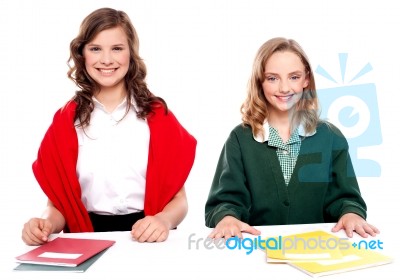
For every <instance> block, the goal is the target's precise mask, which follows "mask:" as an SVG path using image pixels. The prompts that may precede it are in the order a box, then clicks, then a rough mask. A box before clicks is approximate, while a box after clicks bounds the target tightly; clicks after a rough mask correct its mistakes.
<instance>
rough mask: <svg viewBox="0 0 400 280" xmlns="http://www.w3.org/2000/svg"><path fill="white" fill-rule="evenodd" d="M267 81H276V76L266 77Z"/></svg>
mask: <svg viewBox="0 0 400 280" xmlns="http://www.w3.org/2000/svg"><path fill="white" fill-rule="evenodd" d="M266 79H267V81H270V82H274V81H276V77H266Z"/></svg>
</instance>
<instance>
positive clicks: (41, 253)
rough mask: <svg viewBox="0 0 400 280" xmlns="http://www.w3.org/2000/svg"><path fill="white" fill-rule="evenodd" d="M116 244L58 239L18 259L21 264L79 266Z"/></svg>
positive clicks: (98, 240) (93, 240) (102, 241)
mask: <svg viewBox="0 0 400 280" xmlns="http://www.w3.org/2000/svg"><path fill="white" fill-rule="evenodd" d="M114 243H115V241H114V240H102V239H80V238H64V237H57V238H55V239H54V240H52V241H49V242H47V243H45V244H43V245H40V246H39V247H37V248H35V249H33V250H31V251H29V252H27V253H25V254H22V255H20V256H18V257H16V259H17V262H20V263H32V264H42V265H54V266H77V265H80V264H81V263H83V262H84V261H86V260H88V259H90V258H91V257H93V256H95V255H97V254H98V253H100V252H102V251H104V250H105V249H107V248H109V247H111V246H112V245H114Z"/></svg>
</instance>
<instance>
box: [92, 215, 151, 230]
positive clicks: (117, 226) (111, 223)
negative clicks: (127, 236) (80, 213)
mask: <svg viewBox="0 0 400 280" xmlns="http://www.w3.org/2000/svg"><path fill="white" fill-rule="evenodd" d="M89 217H90V220H91V221H92V225H93V229H94V231H95V232H102V231H131V230H132V226H133V224H134V223H136V221H137V220H140V219H143V218H144V212H143V211H140V212H136V213H132V214H126V215H99V214H95V213H91V212H90V213H89Z"/></svg>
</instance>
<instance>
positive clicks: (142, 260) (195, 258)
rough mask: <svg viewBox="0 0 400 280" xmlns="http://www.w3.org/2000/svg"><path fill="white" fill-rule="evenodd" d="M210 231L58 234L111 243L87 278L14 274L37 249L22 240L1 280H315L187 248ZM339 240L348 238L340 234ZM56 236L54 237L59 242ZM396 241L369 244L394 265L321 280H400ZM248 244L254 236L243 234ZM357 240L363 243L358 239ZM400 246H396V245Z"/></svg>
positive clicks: (225, 253) (257, 256)
mask: <svg viewBox="0 0 400 280" xmlns="http://www.w3.org/2000/svg"><path fill="white" fill-rule="evenodd" d="M332 225H333V224H307V225H289V226H263V227H256V228H258V229H259V230H261V232H262V234H261V236H264V237H266V236H278V235H288V234H293V233H300V232H306V231H311V230H325V231H327V232H330V229H331V227H332ZM210 232H211V229H209V228H206V227H200V228H198V229H190V230H188V229H179V228H178V229H177V230H173V231H171V232H170V235H169V237H168V240H167V241H165V242H162V243H139V242H136V241H133V240H132V239H131V236H130V233H129V232H104V233H77V234H60V235H62V236H64V237H76V238H95V239H111V240H115V241H116V243H115V244H114V245H113V246H112V247H111V248H110V249H108V251H106V252H105V254H104V255H103V256H101V258H99V259H98V260H97V261H96V262H95V263H94V264H93V265H92V266H91V267H90V268H89V269H88V270H87V271H86V272H84V273H71V272H21V271H13V269H14V267H16V266H17V265H18V264H17V263H16V262H15V257H16V256H17V255H20V254H22V253H25V252H26V251H28V250H31V249H33V248H34V247H29V246H26V245H24V244H23V242H22V240H21V241H20V242H18V243H17V244H15V246H11V247H7V248H10V249H7V250H2V251H1V253H0V257H1V260H2V261H1V262H2V264H1V268H0V276H1V277H0V278H1V279H7V280H8V279H10V280H12V279H40V280H46V279H52V280H54V279H112V278H110V277H115V279H175V280H176V279H206V278H209V279H250V278H255V277H257V278H260V279H289V278H290V279H312V277H310V276H308V275H307V274H305V273H303V272H301V271H299V270H297V269H295V268H293V267H290V266H289V265H285V264H267V263H266V259H265V253H264V252H262V251H261V250H257V251H254V252H252V253H251V254H248V255H247V254H246V251H245V250H238V249H236V250H230V249H228V248H224V249H218V248H216V246H211V247H212V248H211V249H210V248H208V249H207V248H206V247H205V246H204V243H203V241H201V242H199V243H198V246H197V245H196V243H194V242H192V243H189V237H190V236H192V237H191V239H192V240H193V241H195V240H199V239H200V238H203V239H204V238H206V237H207V235H208V234H209V233H210ZM337 235H338V236H339V237H346V236H345V234H344V232H343V231H341V232H339V233H338V234H337ZM56 236H57V235H53V236H52V237H56ZM394 236H396V235H392V237H391V238H388V237H387V235H384V234H379V235H378V236H377V237H375V238H372V237H369V240H372V239H379V240H380V241H381V242H383V246H384V250H381V252H382V253H384V254H386V255H389V256H391V257H393V258H394V259H395V260H394V262H393V263H391V264H388V265H383V266H379V267H373V268H367V269H362V270H357V271H351V272H346V273H341V274H336V275H330V276H325V277H323V279H328V280H330V279H352V280H354V279H363V278H368V279H400V266H399V263H397V258H396V257H397V256H398V255H399V254H398V252H396V250H397V249H398V248H395V247H394V246H393V244H396V241H395V240H394V239H393V237H394ZM244 237H245V238H247V237H249V238H250V237H251V238H254V236H252V235H249V234H245V235H244ZM354 239H355V240H359V239H361V238H360V237H359V236H357V235H356V236H355V237H354ZM396 246H397V244H396Z"/></svg>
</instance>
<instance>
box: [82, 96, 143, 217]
mask: <svg viewBox="0 0 400 280" xmlns="http://www.w3.org/2000/svg"><path fill="white" fill-rule="evenodd" d="M93 100H94V104H95V107H94V110H93V112H92V114H91V118H90V125H89V126H88V127H85V129H84V130H83V129H82V128H80V127H79V128H78V127H77V128H76V132H77V136H78V143H79V152H78V162H77V168H76V172H77V176H78V180H79V183H80V185H81V189H82V202H83V204H84V205H85V207H86V209H87V210H88V211H89V212H94V213H97V214H103V215H113V214H118V215H122V214H129V213H133V212H137V211H141V210H143V208H144V193H145V185H146V170H147V160H148V152H149V141H150V131H149V127H148V125H147V122H146V120H142V119H138V118H137V117H136V112H135V106H136V104H135V103H134V102H132V105H133V107H131V109H130V110H129V112H128V114H127V115H126V116H125V117H123V116H124V114H125V111H126V105H127V103H126V100H124V101H123V102H122V103H121V104H120V105H118V106H117V108H116V109H115V110H114V111H113V112H112V113H108V112H107V111H106V110H105V107H104V106H103V105H102V104H101V103H100V102H99V101H98V100H96V99H95V98H93Z"/></svg>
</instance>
